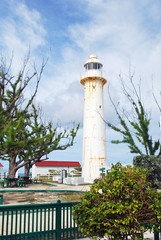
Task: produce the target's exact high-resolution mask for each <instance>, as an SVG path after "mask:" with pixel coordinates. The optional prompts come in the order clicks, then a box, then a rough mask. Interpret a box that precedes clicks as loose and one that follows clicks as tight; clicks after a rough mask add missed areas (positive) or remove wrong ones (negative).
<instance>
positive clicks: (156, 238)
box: [154, 232, 159, 240]
mask: <svg viewBox="0 0 161 240" xmlns="http://www.w3.org/2000/svg"><path fill="white" fill-rule="evenodd" d="M154 240H159V232H154Z"/></svg>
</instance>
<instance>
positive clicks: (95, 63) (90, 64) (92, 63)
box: [84, 54, 103, 69]
mask: <svg viewBox="0 0 161 240" xmlns="http://www.w3.org/2000/svg"><path fill="white" fill-rule="evenodd" d="M84 67H85V68H86V69H101V68H102V67H103V64H102V63H101V62H100V61H99V60H98V58H97V56H96V55H95V54H91V55H90V56H89V59H88V60H87V61H86V62H85V64H84Z"/></svg>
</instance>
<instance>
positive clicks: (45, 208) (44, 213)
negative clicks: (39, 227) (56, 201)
mask: <svg viewBox="0 0 161 240" xmlns="http://www.w3.org/2000/svg"><path fill="white" fill-rule="evenodd" d="M44 231H46V208H44Z"/></svg>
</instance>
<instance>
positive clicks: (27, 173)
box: [24, 164, 31, 177]
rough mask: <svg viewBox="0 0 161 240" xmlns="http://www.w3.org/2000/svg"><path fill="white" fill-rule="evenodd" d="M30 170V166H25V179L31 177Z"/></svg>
mask: <svg viewBox="0 0 161 240" xmlns="http://www.w3.org/2000/svg"><path fill="white" fill-rule="evenodd" d="M30 168H31V167H30V164H26V165H25V172H24V177H29V172H30Z"/></svg>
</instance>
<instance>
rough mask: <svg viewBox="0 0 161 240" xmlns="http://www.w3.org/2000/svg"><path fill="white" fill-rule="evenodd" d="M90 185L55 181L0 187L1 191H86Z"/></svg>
mask: <svg viewBox="0 0 161 240" xmlns="http://www.w3.org/2000/svg"><path fill="white" fill-rule="evenodd" d="M89 189H90V185H78V186H75V185H66V184H59V183H55V184H53V185H51V184H49V185H48V184H39V183H38V184H28V185H27V186H26V187H14V188H0V190H1V191H3V190H4V191H5V190H72V191H88V190H89Z"/></svg>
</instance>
